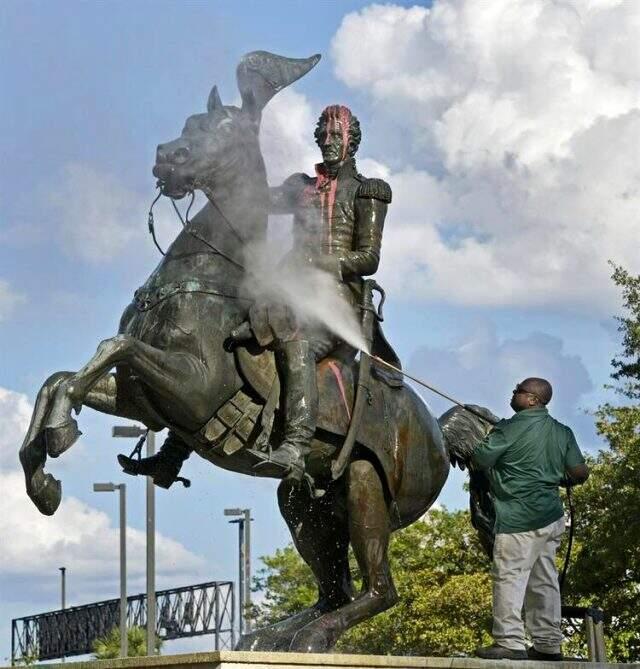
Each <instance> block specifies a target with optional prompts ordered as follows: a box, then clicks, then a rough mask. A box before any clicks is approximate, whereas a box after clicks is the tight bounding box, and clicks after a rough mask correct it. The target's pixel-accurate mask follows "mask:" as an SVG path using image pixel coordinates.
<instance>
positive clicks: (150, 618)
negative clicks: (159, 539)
mask: <svg viewBox="0 0 640 669" xmlns="http://www.w3.org/2000/svg"><path fill="white" fill-rule="evenodd" d="M111 434H112V436H114V437H126V438H130V439H131V438H134V439H139V438H140V437H144V436H146V441H147V449H146V451H147V452H146V456H147V457H151V456H152V455H154V454H155V452H156V435H155V433H154V432H152V431H151V430H147V429H146V428H143V427H139V426H138V425H114V427H113V428H112V433H111ZM146 479H147V489H146V499H147V655H154V654H155V652H156V565H155V562H156V491H155V486H154V484H153V479H152V478H151V477H150V476H147V477H146Z"/></svg>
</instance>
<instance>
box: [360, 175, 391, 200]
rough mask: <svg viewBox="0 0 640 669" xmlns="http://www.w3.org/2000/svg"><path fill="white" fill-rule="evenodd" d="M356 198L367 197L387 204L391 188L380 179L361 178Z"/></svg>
mask: <svg viewBox="0 0 640 669" xmlns="http://www.w3.org/2000/svg"><path fill="white" fill-rule="evenodd" d="M358 197H369V198H374V199H375V200H380V201H381V202H385V203H386V204H389V203H390V202H391V186H390V185H389V184H388V183H387V182H386V181H383V180H382V179H365V178H364V177H361V181H360V187H359V188H358Z"/></svg>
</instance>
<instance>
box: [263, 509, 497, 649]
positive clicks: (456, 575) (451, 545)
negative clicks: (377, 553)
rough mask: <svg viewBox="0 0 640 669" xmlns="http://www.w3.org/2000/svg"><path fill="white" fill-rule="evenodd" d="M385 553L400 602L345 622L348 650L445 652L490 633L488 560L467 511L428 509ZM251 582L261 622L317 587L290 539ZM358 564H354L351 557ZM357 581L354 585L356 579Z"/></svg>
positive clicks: (300, 605)
mask: <svg viewBox="0 0 640 669" xmlns="http://www.w3.org/2000/svg"><path fill="white" fill-rule="evenodd" d="M389 557H390V561H391V566H392V570H393V573H394V579H395V583H396V587H397V590H398V594H399V595H400V602H399V603H398V604H397V605H396V606H395V607H394V608H393V609H391V610H389V611H387V612H385V613H383V614H381V615H379V616H376V617H375V618H373V619H372V620H369V621H366V622H363V623H361V624H360V625H358V626H357V627H355V628H353V629H351V630H349V631H348V632H347V633H346V634H345V635H344V636H343V637H342V639H341V640H340V642H339V646H338V647H339V650H341V651H343V652H350V653H373V654H395V655H450V654H452V653H457V654H459V653H471V652H472V651H473V650H474V648H475V647H476V646H478V645H479V644H484V643H488V642H489V641H490V636H489V629H490V626H491V579H490V576H489V573H488V568H489V561H488V560H487V558H486V557H485V556H484V554H483V552H482V549H481V548H480V545H479V542H478V539H477V536H476V533H475V531H474V530H473V528H472V527H471V524H470V522H469V514H468V513H467V512H465V511H455V512H452V511H447V510H446V509H433V510H432V511H431V512H430V513H429V514H428V515H427V516H426V517H425V518H424V519H423V520H421V521H418V522H417V523H414V524H413V525H411V526H410V527H408V528H406V529H405V530H402V531H400V532H397V533H396V534H395V535H394V536H393V538H392V540H391V545H390V547H389ZM262 561H263V564H264V567H263V569H262V570H261V571H260V572H259V573H258V575H257V577H256V579H255V581H254V585H255V589H256V590H261V591H263V593H264V600H263V602H262V603H261V604H260V605H259V606H258V607H257V610H256V616H257V621H258V624H259V625H262V624H268V623H270V622H274V621H276V620H280V619H282V618H284V617H286V616H287V615H291V614H293V613H297V612H298V611H300V610H302V609H304V608H306V607H307V606H310V605H311V604H313V603H314V602H315V600H316V598H317V590H316V586H315V582H314V580H313V576H312V574H311V571H310V570H309V568H308V567H307V566H306V565H305V564H304V562H303V561H302V560H301V558H300V557H299V556H298V554H297V553H296V551H295V550H294V548H293V547H292V546H288V547H287V548H285V549H281V550H278V551H277V552H276V554H275V555H273V556H269V557H265V558H262ZM353 567H354V568H353V571H354V573H355V572H356V570H355V564H354V565H353ZM356 586H359V584H358V583H356Z"/></svg>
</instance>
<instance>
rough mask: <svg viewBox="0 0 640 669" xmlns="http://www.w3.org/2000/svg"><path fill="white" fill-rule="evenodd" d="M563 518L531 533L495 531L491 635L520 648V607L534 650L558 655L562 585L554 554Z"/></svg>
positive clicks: (560, 535) (522, 643) (522, 642)
mask: <svg viewBox="0 0 640 669" xmlns="http://www.w3.org/2000/svg"><path fill="white" fill-rule="evenodd" d="M563 532H564V518H560V519H559V520H557V521H555V522H554V523H551V524H550V525H547V526H546V527H543V528H541V529H539V530H532V531H530V532H517V533H515V534H497V535H496V541H495V546H494V551H493V569H492V576H493V638H494V640H495V642H496V643H497V644H499V645H500V646H504V647H505V648H510V649H512V650H524V649H525V648H526V646H525V640H524V625H523V622H522V607H523V604H524V609H525V612H526V623H527V630H528V632H529V634H530V635H531V638H532V639H533V645H534V647H535V649H536V650H538V651H540V652H542V653H559V652H560V645H561V643H562V632H561V630H560V618H561V612H560V588H559V585H558V570H557V568H556V563H555V557H556V551H557V549H558V546H559V545H560V539H561V538H562V534H563Z"/></svg>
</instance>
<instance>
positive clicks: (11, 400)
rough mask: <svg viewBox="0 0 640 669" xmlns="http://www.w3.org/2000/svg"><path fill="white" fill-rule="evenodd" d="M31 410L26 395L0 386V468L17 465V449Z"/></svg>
mask: <svg viewBox="0 0 640 669" xmlns="http://www.w3.org/2000/svg"><path fill="white" fill-rule="evenodd" d="M32 411H33V407H32V406H31V403H30V402H29V400H28V398H27V396H26V395H23V394H22V393H16V392H13V391H12V390H7V389H6V388H0V469H15V468H17V467H18V466H19V463H18V449H19V448H20V445H21V444H22V440H23V439H24V435H25V433H26V431H27V428H28V427H29V420H30V419H31V412H32Z"/></svg>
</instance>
